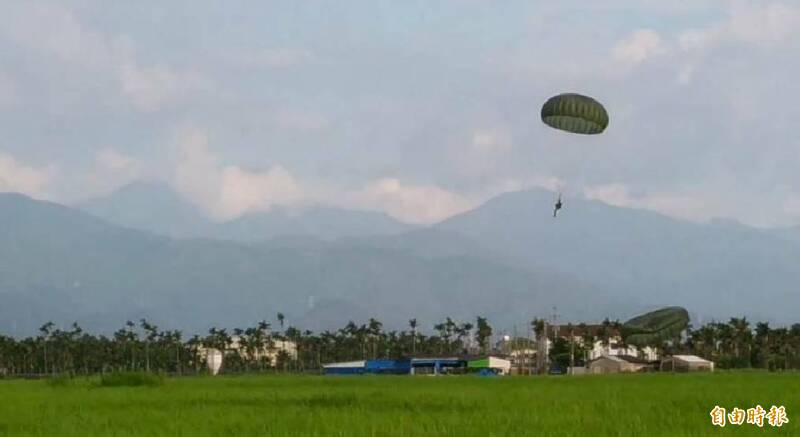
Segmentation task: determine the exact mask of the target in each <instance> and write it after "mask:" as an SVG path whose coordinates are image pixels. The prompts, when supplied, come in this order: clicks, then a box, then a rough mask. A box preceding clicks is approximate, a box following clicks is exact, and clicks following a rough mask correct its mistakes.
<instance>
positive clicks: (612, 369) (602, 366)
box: [588, 355, 653, 374]
mask: <svg viewBox="0 0 800 437" xmlns="http://www.w3.org/2000/svg"><path fill="white" fill-rule="evenodd" d="M652 368H653V365H652V364H651V363H650V362H648V361H647V360H643V359H641V358H638V357H633V356H629V355H603V356H601V357H599V358H596V359H594V360H592V361H590V362H589V372H588V373H591V374H607V373H635V372H646V371H648V370H649V369H652Z"/></svg>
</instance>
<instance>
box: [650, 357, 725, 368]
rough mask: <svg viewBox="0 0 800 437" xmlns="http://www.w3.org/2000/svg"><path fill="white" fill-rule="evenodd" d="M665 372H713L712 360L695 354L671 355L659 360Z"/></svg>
mask: <svg viewBox="0 0 800 437" xmlns="http://www.w3.org/2000/svg"><path fill="white" fill-rule="evenodd" d="M661 370H662V371H665V372H713V371H714V362H713V361H709V360H707V359H705V358H700V357H698V356H697V355H673V356H671V357H667V358H665V359H663V360H661Z"/></svg>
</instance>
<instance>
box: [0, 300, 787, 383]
mask: <svg viewBox="0 0 800 437" xmlns="http://www.w3.org/2000/svg"><path fill="white" fill-rule="evenodd" d="M277 320H278V322H277V325H278V326H277V329H273V324H272V323H269V322H266V321H262V322H259V323H257V324H256V325H255V326H251V327H247V328H236V329H233V330H230V331H229V330H226V329H221V328H211V329H210V330H209V332H208V334H207V335H205V336H199V335H194V336H191V337H189V338H185V337H184V335H183V333H182V332H181V331H176V330H160V329H159V328H158V327H157V326H156V325H154V324H152V323H150V322H148V321H147V320H144V319H143V320H140V321H139V322H138V323H134V322H131V321H129V322H127V323H126V324H125V325H124V326H123V327H122V328H121V329H119V330H118V331H116V332H115V333H114V334H113V335H111V336H106V335H94V334H91V333H88V332H85V331H84V330H83V329H81V328H80V326H78V325H77V324H73V325H72V326H71V327H70V328H69V329H58V328H57V327H56V326H55V325H54V324H53V323H46V324H45V325H43V326H42V327H41V328H40V330H39V335H37V336H32V337H28V338H24V339H16V338H12V337H9V336H3V335H0V376H24V375H47V374H65V373H69V374H83V375H89V374H97V373H106V372H111V371H149V372H161V373H169V374H199V373H203V372H206V371H207V370H206V362H205V359H204V354H203V350H204V349H216V350H219V351H223V354H224V360H223V363H224V364H223V371H224V372H226V373H238V372H268V371H285V372H290V371H292V372H299V371H316V370H319V369H320V368H321V366H322V364H323V363H328V362H336V361H350V360H360V359H374V358H395V359H397V358H408V357H412V356H432V355H464V354H488V353H495V354H509V353H512V352H514V351H515V349H516V350H517V352H518V353H521V352H522V351H523V350H525V351H527V352H528V353H529V352H530V351H531V350H532V349H534V348H535V343H534V341H533V340H532V339H528V338H518V339H511V340H510V341H506V342H502V344H501V343H500V342H498V343H497V344H492V341H491V340H492V334H493V331H492V327H491V326H490V325H489V322H488V321H487V320H486V318H483V317H478V318H477V319H476V320H475V322H474V323H473V322H472V321H469V322H459V321H456V320H453V319H451V318H449V317H448V318H446V319H445V320H443V321H441V322H440V323H436V324H434V325H433V326H432V328H433V333H432V334H430V335H426V334H424V333H422V332H420V331H421V329H420V327H419V326H418V323H417V320H416V319H411V320H409V322H408V327H407V329H403V330H399V331H398V330H385V329H384V328H383V324H382V323H381V322H380V321H378V320H376V319H370V320H369V321H368V322H367V323H364V324H356V323H354V322H352V321H351V322H349V323H347V325H345V326H344V327H343V328H341V329H338V330H335V331H322V332H319V333H314V332H311V331H308V330H301V329H299V328H296V327H293V326H288V327H285V326H284V323H285V318H284V317H283V315H282V314H280V313H278V317H277ZM603 325H604V326H605V327H606V329H601V330H599V332H598V333H596V334H594V333H585V334H584V338H583V339H582V342H581V343H582V344H574V342H570V341H569V340H565V339H564V338H563V337H564V336H565V335H567V333H568V332H570V327H571V326H572V325H561V326H560V330H559V333H560V334H559V335H560V336H561V338H557V339H556V341H554V342H553V345H552V348H551V350H550V356H551V359H553V361H565V360H567V358H566V357H568V356H571V357H573V359H575V360H576V361H575V363H576V365H581V364H583V360H582V359H581V358H582V357H585V356H586V352H587V351H588V349H590V348H591V347H592V346H593V345H594V344H595V342H600V344H604V345H608V344H609V343H610V342H611V340H612V337H613V336H614V333H616V332H619V331H621V330H620V329H619V328H620V324H619V323H618V322H609V321H605V322H604V323H603ZM577 326H580V325H577ZM622 331H624V330H622ZM531 332H532V333H534V334H533V336H534V338H539V337H541V336H543V335H545V331H544V330H543V327H542V321H541V320H534V321H532V322H531ZM235 339H238V348H234V345H235V344H237V342H236V341H235ZM616 340H617V346H621V345H623V346H624V344H625V339H624V338H618V339H616ZM287 343H288V344H290V345H292V347H291V348H287V347H286V344H287ZM650 346H652V347H654V348H656V349H658V350H659V352H660V353H661V354H662V355H671V354H694V355H699V356H702V357H704V358H707V359H710V360H712V361H714V362H716V363H717V366H718V367H719V368H760V369H771V370H778V369H798V368H800V324H795V325H792V326H791V327H790V328H786V327H779V328H772V327H770V326H769V324H767V323H761V322H759V323H756V324H755V325H754V326H753V325H751V324H750V322H749V321H747V320H746V319H744V318H732V319H731V320H730V321H729V322H727V323H722V322H713V323H709V324H706V325H704V326H702V327H700V328H697V329H693V328H692V327H689V328H688V329H687V330H686V332H685V333H684V335H683V336H681V338H675V339H673V340H670V341H665V342H663V343H662V344H654V345H650ZM529 358H530V357H524V360H522V362H523V363H525V364H524V365H533V363H534V361H533V360H532V359H529ZM564 364H566V363H564Z"/></svg>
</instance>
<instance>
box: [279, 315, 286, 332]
mask: <svg viewBox="0 0 800 437" xmlns="http://www.w3.org/2000/svg"><path fill="white" fill-rule="evenodd" d="M285 319H286V316H284V315H283V313H278V323H280V325H281V331H283V321H284V320H285Z"/></svg>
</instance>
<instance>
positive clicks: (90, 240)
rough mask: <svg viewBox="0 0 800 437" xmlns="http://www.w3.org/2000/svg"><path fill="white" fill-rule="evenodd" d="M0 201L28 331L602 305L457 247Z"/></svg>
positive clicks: (0, 320) (7, 284)
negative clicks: (151, 227)
mask: <svg viewBox="0 0 800 437" xmlns="http://www.w3.org/2000/svg"><path fill="white" fill-rule="evenodd" d="M0 211H2V213H0V243H2V244H0V265H2V266H3V269H4V273H9V274H4V275H3V279H2V283H0V295H2V297H1V298H2V299H3V302H6V303H8V305H4V306H3V307H2V309H0V331H3V332H9V330H12V329H15V328H16V330H17V332H27V333H30V332H32V331H33V330H35V329H36V328H37V327H38V325H39V324H40V323H43V321H46V320H50V319H53V320H55V321H56V322H58V323H62V324H64V323H69V322H71V321H73V320H78V321H80V322H81V323H82V324H84V325H85V326H87V327H90V328H96V329H101V330H110V329H114V328H116V327H118V326H120V325H121V324H122V323H123V322H124V321H125V320H128V319H132V320H136V319H138V318H140V317H147V318H148V319H152V320H154V321H156V322H157V323H159V324H161V325H163V326H172V327H179V328H183V329H186V330H190V331H191V330H204V329H206V328H207V327H209V326H211V325H218V326H238V325H242V324H245V323H250V322H252V321H254V320H260V319H264V318H270V317H272V316H273V315H274V313H275V312H277V311H282V312H285V313H286V314H287V316H288V317H289V318H290V320H294V321H295V322H302V323H303V326H304V327H309V328H312V329H319V328H332V327H338V326H340V325H341V324H342V323H343V322H346V320H349V319H351V318H359V317H368V316H370V317H371V316H374V317H378V318H380V319H382V320H384V322H385V323H386V324H387V326H397V327H401V326H403V325H404V324H405V322H406V321H407V319H408V318H412V317H417V318H418V319H419V320H420V321H421V322H423V323H427V324H433V323H434V322H435V321H437V320H440V319H441V318H443V317H444V316H445V315H450V316H454V317H461V318H470V319H471V318H473V317H474V316H475V314H486V315H487V316H490V317H492V318H493V320H495V321H496V322H497V323H498V324H501V323H513V322H517V323H518V322H519V321H520V320H526V319H527V318H529V317H530V314H534V313H536V312H537V310H536V308H541V311H545V309H547V308H550V307H551V306H553V305H559V306H562V307H564V308H569V309H568V310H567V311H568V312H570V314H572V315H573V316H574V317H590V316H593V315H594V314H595V313H596V311H598V309H599V308H605V309H604V310H603V311H606V310H612V309H613V305H611V304H610V302H611V301H610V300H607V299H602V300H597V301H592V300H591V299H589V300H587V299H579V297H580V296H581V295H586V294H589V295H598V296H599V294H598V293H594V292H593V291H590V290H591V289H590V288H589V287H587V286H586V285H585V284H581V283H578V282H571V281H570V280H569V279H568V278H564V277H562V276H557V275H551V274H549V273H547V272H537V273H531V272H527V271H523V270H521V269H517V268H514V267H510V266H506V265H503V264H499V263H496V262H492V261H490V260H487V259H484V258H479V257H475V256H470V255H459V256H455V255H454V256H443V257H430V256H429V257H427V258H423V257H421V256H416V255H414V254H412V253H409V251H407V250H400V249H397V248H391V247H381V245H379V244H365V243H363V242H359V243H358V244H356V242H355V241H351V242H347V241H334V242H330V241H320V240H313V239H308V238H305V239H297V238H282V239H278V240H275V241H267V242H259V243H251V244H241V243H235V242H228V241H219V240H207V239H187V240H172V239H169V238H166V237H160V236H155V235H152V234H149V233H146V232H143V231H137V230H131V229H126V228H120V227H116V226H113V225H111V224H109V223H107V222H104V221H102V220H100V219H97V218H94V217H92V216H89V215H87V214H85V213H82V212H78V211H75V210H72V209H69V208H67V207H63V206H59V205H54V204H49V203H43V202H38V201H34V200H31V199H27V198H24V197H22V196H8V195H0ZM42 237H44V238H42ZM20 255H22V256H20ZM579 300H580V301H581V302H582V304H581V305H574V304H572V303H571V302H574V301H579ZM606 303H609V304H608V305H607V304H606ZM327 305H330V307H329V308H328V307H326V306H327ZM332 311H333V312H335V313H336V314H332V313H331V312H332ZM23 314H24V317H23V316H21V315H23ZM306 314H312V315H314V316H313V317H308V316H306ZM325 320H330V321H332V322H333V321H334V320H335V324H334V325H333V326H331V325H327V326H326V325H324V323H325Z"/></svg>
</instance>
